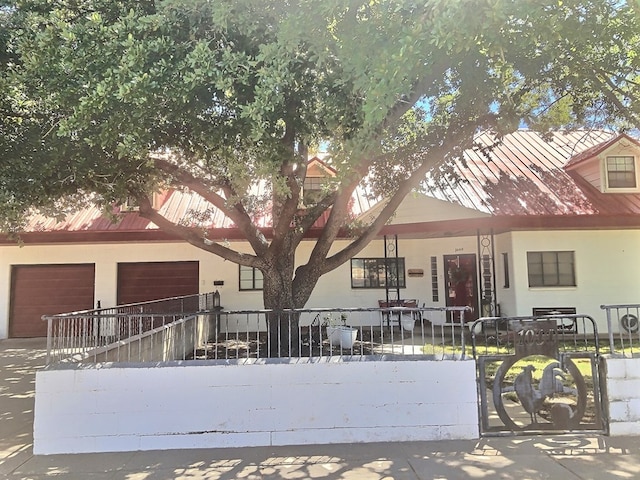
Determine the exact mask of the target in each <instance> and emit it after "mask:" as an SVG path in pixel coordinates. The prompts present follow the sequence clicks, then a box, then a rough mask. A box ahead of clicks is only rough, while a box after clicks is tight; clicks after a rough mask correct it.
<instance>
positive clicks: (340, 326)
mask: <svg viewBox="0 0 640 480" xmlns="http://www.w3.org/2000/svg"><path fill="white" fill-rule="evenodd" d="M324 320H325V325H326V327H327V338H328V339H329V343H330V344H331V345H333V346H334V347H340V348H352V347H353V343H354V342H355V341H356V338H357V337H358V329H357V328H353V327H350V326H348V325H347V314H346V313H341V314H340V317H339V318H338V317H334V316H333V315H331V314H330V313H329V314H328V315H326V316H325V317H324Z"/></svg>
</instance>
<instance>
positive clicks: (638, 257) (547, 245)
mask: <svg viewBox="0 0 640 480" xmlns="http://www.w3.org/2000/svg"><path fill="white" fill-rule="evenodd" d="M512 236H513V255H512V256H513V264H514V265H513V269H514V278H513V279H512V285H513V287H512V288H514V289H515V291H517V310H516V311H514V312H511V311H510V312H509V315H531V313H532V309H533V308H534V307H576V310H577V313H582V314H587V315H591V316H592V317H594V318H595V320H596V321H597V322H598V326H599V328H600V330H601V331H602V332H605V331H606V316H605V313H604V311H603V310H601V309H600V305H602V304H629V303H639V302H640V230H617V231H613V230H581V231H548V232H514V233H512ZM528 251H574V252H575V269H576V272H575V273H576V284H577V285H576V286H575V287H561V288H550V287H544V288H540V287H536V288H532V287H529V282H528V277H527V252H528Z"/></svg>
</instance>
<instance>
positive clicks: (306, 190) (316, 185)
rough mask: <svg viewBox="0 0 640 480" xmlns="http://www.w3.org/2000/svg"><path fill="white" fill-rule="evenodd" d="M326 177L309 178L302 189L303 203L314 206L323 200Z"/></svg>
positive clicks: (305, 180)
mask: <svg viewBox="0 0 640 480" xmlns="http://www.w3.org/2000/svg"><path fill="white" fill-rule="evenodd" d="M325 180H326V179H325V178H324V177H307V178H305V179H304V184H303V187H302V195H303V202H304V204H305V205H313V204H314V203H316V202H318V201H320V200H321V199H322V193H323V191H322V189H323V185H324V182H325Z"/></svg>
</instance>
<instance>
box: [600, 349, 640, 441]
mask: <svg viewBox="0 0 640 480" xmlns="http://www.w3.org/2000/svg"><path fill="white" fill-rule="evenodd" d="M605 368H606V375H605V378H606V383H607V389H606V391H607V397H608V402H607V406H608V411H609V412H608V413H609V432H610V434H611V435H612V436H623V435H638V433H639V432H640V430H639V427H640V358H621V357H613V356H607V357H605Z"/></svg>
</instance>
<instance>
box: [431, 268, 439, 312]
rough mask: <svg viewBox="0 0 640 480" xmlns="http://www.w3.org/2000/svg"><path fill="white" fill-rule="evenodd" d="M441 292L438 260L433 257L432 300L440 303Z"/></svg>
mask: <svg viewBox="0 0 640 480" xmlns="http://www.w3.org/2000/svg"><path fill="white" fill-rule="evenodd" d="M439 297H440V292H439V291H438V259H437V258H436V257H431V300H433V301H434V302H437V301H438V298H439Z"/></svg>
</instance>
